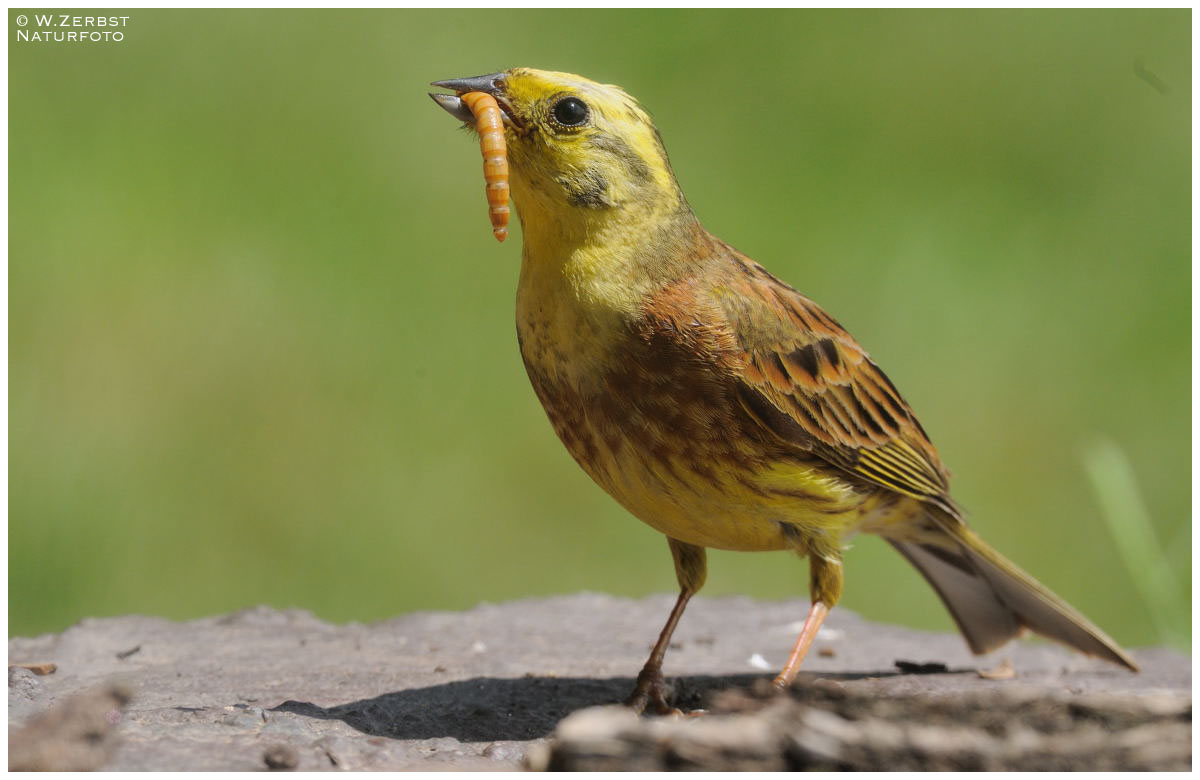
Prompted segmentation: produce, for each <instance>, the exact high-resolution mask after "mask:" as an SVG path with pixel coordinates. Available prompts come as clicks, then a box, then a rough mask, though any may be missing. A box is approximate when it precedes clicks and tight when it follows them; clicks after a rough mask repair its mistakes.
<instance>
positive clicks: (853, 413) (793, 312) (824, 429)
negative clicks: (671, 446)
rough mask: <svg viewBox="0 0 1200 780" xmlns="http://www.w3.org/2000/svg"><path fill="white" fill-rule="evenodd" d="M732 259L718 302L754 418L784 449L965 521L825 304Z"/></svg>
mask: <svg viewBox="0 0 1200 780" xmlns="http://www.w3.org/2000/svg"><path fill="white" fill-rule="evenodd" d="M729 251H730V253H731V255H732V256H733V258H734V260H735V261H736V263H737V265H738V267H739V271H740V274H739V275H738V276H737V278H735V279H734V280H732V281H731V282H730V283H728V284H725V285H722V286H721V288H719V289H718V290H714V291H713V297H714V299H715V300H716V302H717V303H718V305H719V306H720V308H721V310H722V311H723V312H724V314H725V317H726V321H727V322H728V323H729V326H730V328H731V329H732V331H733V338H734V341H735V342H736V344H737V348H738V349H739V350H740V351H741V357H742V359H741V361H740V363H739V365H741V366H742V370H741V373H740V376H739V377H738V380H737V381H738V382H739V387H738V396H739V398H740V399H741V401H742V404H743V407H744V408H745V409H746V411H747V412H748V413H749V414H750V415H751V416H752V417H753V418H754V419H756V420H757V421H758V422H759V423H760V424H761V425H762V426H763V427H765V428H767V429H768V430H770V431H771V432H772V433H774V434H775V435H776V436H777V437H779V438H780V439H782V440H784V441H785V442H788V443H790V444H793V445H795V446H798V447H800V448H803V449H805V450H807V451H810V452H814V453H816V454H818V455H820V456H821V457H823V458H824V459H826V460H827V461H829V462H830V463H831V464H833V465H834V466H836V467H838V468H841V469H844V470H846V471H848V472H850V473H853V474H856V475H858V476H859V477H860V478H863V479H865V480H868V481H870V482H872V483H874V484H877V485H880V486H882V487H885V488H888V489H889V490H893V491H895V492H897V493H901V494H903V495H907V496H912V497H914V498H918V499H920V500H922V501H927V502H929V503H931V504H935V505H937V506H940V507H941V508H943V509H945V510H947V511H948V512H950V514H951V515H953V516H958V514H959V512H958V509H957V507H955V506H954V503H953V502H952V501H951V500H950V498H949V495H948V490H949V475H948V473H947V472H946V469H945V467H944V466H943V465H942V463H941V460H940V459H939V458H938V455H937V451H936V450H935V449H934V447H933V444H932V443H930V441H929V439H928V437H927V436H926V435H925V431H924V430H923V429H922V428H921V424H920V423H919V422H918V421H917V418H916V416H915V415H914V414H913V412H912V409H911V408H909V406H908V404H907V403H905V401H904V399H903V398H902V397H901V395H900V393H899V392H897V390H896V388H895V386H894V385H893V384H892V382H891V380H890V379H888V378H887V375H886V374H884V373H883V371H882V370H880V368H879V367H878V366H877V365H875V363H874V362H872V361H871V359H870V357H868V355H867V353H866V351H865V350H863V348H862V347H861V346H859V344H858V342H856V341H855V340H854V338H853V337H851V336H850V334H849V333H847V332H846V330H845V329H844V328H842V327H841V325H839V324H838V323H837V321H836V320H834V319H833V318H832V317H830V316H829V315H828V314H827V313H825V312H824V311H823V310H822V309H821V308H820V307H819V306H817V305H816V304H815V303H813V302H812V301H810V300H809V299H808V298H805V297H804V296H803V295H801V294H800V293H799V292H797V291H795V290H793V289H792V288H791V287H789V286H787V285H786V284H784V283H783V282H781V281H779V280H778V279H776V278H775V277H773V276H771V275H770V274H769V273H767V272H766V271H765V270H764V269H763V268H762V267H761V266H759V265H758V264H757V263H754V262H753V261H752V260H750V259H749V258H746V257H745V256H744V255H741V254H740V253H737V252H736V250H733V249H730V250H729Z"/></svg>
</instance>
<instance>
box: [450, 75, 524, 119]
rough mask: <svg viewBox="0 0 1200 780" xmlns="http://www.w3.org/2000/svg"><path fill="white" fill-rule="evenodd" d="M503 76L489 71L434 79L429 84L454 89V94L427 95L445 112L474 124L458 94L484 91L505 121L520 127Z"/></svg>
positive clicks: (468, 110)
mask: <svg viewBox="0 0 1200 780" xmlns="http://www.w3.org/2000/svg"><path fill="white" fill-rule="evenodd" d="M504 78H505V74H504V73H491V74H488V75H487V76H471V77H469V78H465V79H447V80H446V81H435V82H433V83H432V85H431V86H434V87H441V88H442V89H450V90H454V94H453V95H438V94H435V93H433V92H430V93H429V97H431V98H433V101H434V102H435V103H437V104H438V105H439V106H441V107H442V108H444V109H446V113H448V114H450V116H452V117H454V118H455V119H458V120H460V121H463V122H468V123H470V124H475V116H474V115H473V114H472V113H471V109H469V108H467V105H466V103H463V102H462V100H461V99H460V98H459V97H458V96H459V95H462V94H465V93H467V92H486V93H487V94H489V95H491V96H492V97H494V98H496V102H497V103H498V104H499V105H500V113H501V114H502V115H503V116H504V121H505V123H506V124H509V125H512V126H513V127H515V128H517V129H520V128H521V127H522V124H521V121H520V120H519V119H517V117H516V114H515V113H514V112H513V109H512V104H511V103H509V101H508V97H507V96H506V95H505V93H504Z"/></svg>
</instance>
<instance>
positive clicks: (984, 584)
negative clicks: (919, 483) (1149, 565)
mask: <svg viewBox="0 0 1200 780" xmlns="http://www.w3.org/2000/svg"><path fill="white" fill-rule="evenodd" d="M931 519H932V521H933V522H932V523H931V524H930V526H926V529H925V530H926V533H922V534H921V536H920V539H919V541H918V540H912V539H898V538H889V539H888V542H889V543H890V544H891V545H892V546H893V547H895V548H896V549H897V550H898V551H899V552H900V554H901V555H903V556H904V557H905V558H907V559H908V562H909V563H911V564H912V565H913V566H915V567H916V568H917V570H918V571H919V572H921V574H923V575H925V579H927V580H929V584H930V585H932V586H933V589H934V590H935V591H937V594H938V595H939V596H941V598H942V601H943V602H944V603H945V604H946V608H947V609H948V610H949V611H950V615H951V616H952V617H953V618H954V622H955V623H957V624H958V628H959V630H960V631H961V632H962V634H963V636H964V637H965V638H966V640H967V644H968V645H969V646H970V648H971V650H972V652H974V653H977V654H980V653H986V652H989V651H991V650H994V649H996V648H997V647H999V646H1000V645H1002V644H1004V643H1005V642H1007V641H1008V640H1010V639H1012V638H1014V637H1017V636H1019V635H1021V634H1022V633H1023V632H1024V630H1025V629H1029V630H1031V631H1033V632H1034V633H1036V634H1040V635H1042V636H1044V637H1046V638H1047V639H1053V640H1055V641H1056V642H1061V643H1063V644H1065V645H1068V646H1069V647H1073V648H1075V649H1076V650H1078V651H1080V652H1081V653H1085V654H1087V655H1092V656H1097V657H1099V658H1103V659H1104V660H1106V661H1111V662H1113V663H1115V664H1120V665H1121V666H1124V667H1125V668H1127V669H1130V670H1131V671H1135V672H1136V671H1137V670H1138V667H1137V664H1136V663H1134V661H1133V659H1132V658H1130V657H1129V655H1128V654H1126V653H1125V651H1124V650H1122V649H1121V648H1120V647H1119V646H1118V645H1117V643H1116V642H1114V641H1113V640H1112V639H1111V638H1109V636H1108V635H1107V634H1105V633H1104V632H1103V631H1101V630H1100V629H1099V628H1097V627H1096V626H1095V625H1093V624H1092V623H1091V622H1090V621H1089V620H1088V619H1087V618H1085V617H1084V616H1083V615H1081V614H1080V613H1079V612H1078V611H1076V610H1075V608H1074V607H1072V606H1071V605H1070V604H1068V603H1067V602H1065V601H1063V600H1062V599H1060V598H1059V597H1058V596H1056V595H1054V594H1053V593H1052V592H1051V591H1050V590H1049V588H1047V587H1046V586H1044V585H1042V584H1041V583H1040V582H1038V581H1037V580H1035V579H1034V578H1033V577H1030V576H1029V575H1028V574H1026V573H1025V572H1023V571H1021V570H1020V569H1019V568H1017V566H1016V565H1015V564H1014V563H1012V561H1009V560H1008V559H1007V558H1005V557H1004V556H1003V555H1001V554H1000V553H998V552H996V551H995V550H993V549H992V548H991V547H990V546H989V545H988V544H987V543H986V542H984V541H983V540H982V539H980V538H979V537H978V536H976V535H975V533H974V532H973V531H971V529H970V528H968V527H967V526H966V525H965V524H963V523H962V522H961V521H958V520H951V519H949V518H931Z"/></svg>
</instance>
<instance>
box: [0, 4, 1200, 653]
mask: <svg viewBox="0 0 1200 780" xmlns="http://www.w3.org/2000/svg"><path fill="white" fill-rule="evenodd" d="M18 13H20V11H18V10H15V9H13V10H10V11H9V17H10V23H11V22H12V20H13V19H14V18H15V16H16V15H17V14H18ZM25 13H32V12H29V11H26V12H25ZM89 13H92V14H101V15H103V14H125V15H128V16H129V17H130V21H129V24H128V27H127V28H125V40H124V41H122V42H120V43H111V42H110V43H86V44H68V43H42V44H37V43H30V42H15V41H12V40H10V45H9V160H10V169H9V175H10V178H9V228H10V239H9V241H10V243H9V252H10V254H9V283H10V303H9V316H10V320H9V328H10V331H9V333H10V342H9V348H10V373H9V377H10V385H9V404H10V405H9V423H10V441H9V444H10V448H9V452H10V472H9V477H10V479H9V490H10V495H9V502H10V503H9V633H10V635H11V634H20V635H29V634H35V633H38V632H44V631H50V630H58V629H62V628H63V627H65V626H67V625H68V624H70V623H71V622H73V621H76V620H78V619H80V618H81V617H84V616H95V615H113V614H120V613H128V612H138V613H151V614H158V615H165V616H169V617H174V618H188V617H195V616H200V615H205V614H211V613H217V612H223V611H227V610H233V609H237V608H240V607H245V606H247V605H252V604H256V603H268V604H273V605H277V606H300V607H304V608H308V609H312V610H314V611H315V612H316V613H318V614H319V615H321V616H322V617H324V618H327V619H332V620H351V619H353V620H376V619H382V618H386V617H389V616H392V615H395V614H398V613H402V612H405V611H411V610H417V609H459V608H466V607H470V606H471V605H473V604H476V603H478V602H480V601H493V602H494V601H500V600H505V599H514V598H519V597H525V596H533V595H540V594H552V593H567V592H573V591H578V590H583V589H587V590H595V591H605V592H610V593H615V594H624V595H630V596H638V595H643V594H647V593H651V592H668V591H674V589H675V580H674V574H673V571H672V567H671V563H670V557H669V555H668V552H667V547H666V544H665V543H664V542H663V540H662V538H661V537H660V536H659V535H657V534H656V533H654V532H653V531H651V530H650V529H649V528H647V527H645V526H643V525H642V524H641V523H639V522H637V521H636V520H634V519H633V518H632V517H630V516H628V515H627V514H626V513H625V512H624V511H623V510H622V509H621V508H620V507H618V506H617V504H616V503H615V502H613V501H612V500H611V499H609V498H608V497H607V496H606V495H604V494H603V493H602V492H601V491H600V490H599V489H598V488H596V487H595V486H594V485H593V484H592V483H591V482H590V481H589V480H588V478H587V477H586V476H585V475H584V474H583V473H582V472H581V471H580V470H579V469H578V468H577V467H576V465H575V463H574V462H573V461H572V460H571V458H570V457H569V456H568V455H567V453H566V451H565V450H564V449H563V447H562V446H561V445H560V444H559V442H558V441H557V439H556V438H555V436H554V434H553V432H552V430H551V428H550V425H549V424H548V422H547V421H546V419H545V416H544V414H543V412H542V410H541V408H540V407H539V405H538V402H537V400H536V399H535V397H534V395H533V392H532V391H531V389H530V387H529V385H528V381H527V379H526V378H525V375H524V370H523V368H522V365H521V361H520V359H519V357H518V354H517V345H516V338H515V333H514V326H513V299H514V290H515V285H516V280H517V271H518V266H519V257H520V232H519V229H515V230H514V236H513V238H512V239H510V241H509V242H507V243H506V244H504V245H498V244H496V242H495V240H494V239H493V238H492V236H491V231H490V230H489V228H488V223H487V216H486V207H485V203H484V197H483V182H482V177H481V174H480V161H479V151H478V148H477V147H476V145H475V144H474V142H473V140H472V138H471V137H470V136H469V135H467V134H466V133H463V132H461V131H460V130H458V129H456V123H455V122H454V121H453V120H451V119H450V118H449V117H447V116H446V115H445V114H444V113H443V112H442V111H441V110H439V109H438V108H437V107H436V106H435V105H434V104H433V103H432V102H430V100H429V98H428V97H426V94H425V93H426V92H427V91H428V87H427V83H428V82H429V81H431V80H435V79H444V78H452V77H460V76H468V75H475V74H479V73H489V72H493V71H496V70H500V69H504V68H507V67H511V66H515V65H529V66H534V67H540V68H547V69H555V70H568V71H573V72H577V73H581V74H584V75H587V76H589V77H592V78H595V79H597V80H600V81H606V82H612V83H617V84H621V85H622V86H624V87H625V88H627V89H628V90H629V92H630V93H631V94H633V95H635V96H636V97H638V98H639V99H640V100H641V101H642V102H643V103H644V105H645V106H646V107H647V108H648V109H649V110H650V111H651V112H652V113H653V114H654V116H655V118H656V121H657V122H658V125H659V128H660V130H661V131H662V134H663V136H664V137H665V139H666V142H667V146H668V148H669V150H670V152H671V156H672V161H673V163H674V165H675V168H676V171H677V173H678V176H679V179H680V181H681V183H682V184H683V187H684V190H685V191H686V193H687V195H688V198H689V200H690V201H691V203H692V205H693V206H694V208H695V210H696V212H697V213H698V215H699V216H700V218H701V220H702V221H703V222H704V223H705V225H706V226H707V227H708V228H709V229H710V230H712V231H713V232H714V233H716V234H717V235H719V236H721V237H722V238H724V239H725V240H727V241H729V242H731V243H733V244H734V245H735V246H737V247H738V248H740V249H742V250H743V251H745V252H746V253H748V254H749V255H750V256H752V257H754V258H755V259H757V260H759V261H760V262H762V263H764V264H765V265H766V266H767V267H768V268H770V269H771V270H772V271H774V272H775V273H776V274H777V275H779V276H780V277H782V278H783V279H785V280H787V281H788V282H790V283H792V284H793V285H795V286H796V287H798V288H799V289H801V290H802V291H804V292H805V293H807V294H808V295H810V296H811V297H813V298H814V299H816V300H817V301H819V302H820V303H821V304H822V305H824V306H825V307H827V308H828V309H829V310H830V311H831V312H832V313H833V314H834V316H835V317H837V318H839V319H840V320H841V321H842V322H843V324H845V325H846V326H847V327H848V328H849V329H850V330H851V331H852V332H853V333H854V334H855V335H856V336H857V337H858V338H859V340H860V341H862V342H863V344H865V345H866V346H867V348H868V349H869V350H870V351H871V353H872V355H873V356H874V357H875V358H876V360H877V361H878V362H880V363H881V365H883V366H884V368H885V369H886V370H887V371H888V373H889V374H890V375H891V377H892V379H893V380H894V381H895V382H896V384H897V385H898V386H899V387H900V388H901V389H902V390H903V391H904V393H905V395H906V396H907V398H908V400H909V401H910V403H911V404H912V405H913V406H914V407H915V408H916V410H917V411H918V413H919V414H920V415H921V418H922V420H923V422H924V424H925V427H926V429H927V430H928V431H929V433H930V435H931V436H932V437H933V439H934V441H935V442H936V443H937V444H938V446H939V448H940V450H941V453H942V455H943V457H944V459H945V461H946V463H947V464H948V465H949V466H950V468H951V469H952V470H953V471H954V473H955V495H956V496H957V497H958V500H959V501H960V502H961V503H962V504H963V505H964V506H965V507H967V509H968V510H969V511H970V513H971V518H972V523H973V524H974V525H975V527H976V528H977V529H978V530H979V531H980V533H981V534H982V535H983V536H984V537H985V538H986V539H988V540H989V541H991V542H992V543H993V544H994V545H996V547H998V548H999V549H1000V550H1002V551H1004V552H1005V553H1006V554H1008V555H1009V556H1010V557H1012V558H1013V559H1015V560H1016V561H1017V562H1018V563H1019V564H1020V565H1021V566H1022V567H1024V568H1026V569H1027V570H1029V571H1030V572H1031V573H1033V574H1034V575H1035V576H1037V577H1039V578H1040V579H1042V580H1043V581H1044V582H1046V583H1047V584H1048V585H1049V586H1051V587H1052V588H1053V589H1055V590H1056V591H1058V592H1059V593H1061V594H1062V595H1063V596H1064V597H1066V598H1067V599H1068V600H1069V601H1071V602H1072V603H1074V604H1075V605H1076V606H1078V607H1079V608H1080V609H1081V610H1083V611H1084V612H1085V613H1087V614H1088V615H1089V616H1091V617H1092V618H1093V619H1095V620H1096V621H1097V622H1098V623H1100V624H1101V625H1102V626H1104V627H1105V628H1106V629H1107V630H1108V631H1109V632H1110V633H1112V634H1113V635H1114V636H1115V637H1116V638H1117V639H1118V640H1120V641H1122V642H1124V643H1127V644H1130V645H1134V646H1137V645H1144V644H1150V643H1159V642H1163V641H1168V640H1170V641H1174V642H1176V643H1184V644H1186V643H1187V642H1188V641H1189V640H1188V636H1189V635H1190V611H1191V610H1190V579H1191V530H1190V522H1189V519H1190V499H1191V491H1190V438H1189V427H1190V426H1189V423H1190V405H1189V401H1190V391H1189V376H1190V370H1191V364H1190V340H1189V330H1190V324H1189V323H1190V299H1189V289H1190V246H1191V236H1190V213H1191V203H1190V167H1191V166H1190V162H1191V161H1190V138H1191V127H1190V117H1191V102H1190V95H1191V83H1190V70H1191V49H1190V45H1191V44H1190V26H1191V15H1190V12H1189V11H1186V10H1180V11H1144V12H1143V11H1065V12H1062V11H999V12H994V11H993V12H945V11H923V12H904V11H862V12H853V11H840V12H814V11H770V12H762V11H760V12H718V11H615V10H614V11H574V12H559V11H543V10H527V11H391V12H387V11H353V12H351V11H346V12H342V11H289V12H282V11H222V10H189V11H152V10H144V9H136V10H131V11H124V12H122V11H112V12H94V11H93V12H89ZM14 30H15V28H14V27H12V26H11V24H10V35H11V34H13V31H14ZM1097 452H1100V453H1108V454H1109V455H1114V453H1115V455H1114V457H1108V458H1103V457H1101V458H1099V459H1097V458H1094V457H1092V456H1093V455H1095V453H1097ZM1089 453H1090V454H1089ZM1093 461H1096V462H1102V463H1107V464H1108V466H1104V465H1101V466H1098V467H1097V469H1098V470H1096V471H1093V472H1089V470H1088V468H1089V466H1088V464H1089V463H1090V462H1093ZM1113 464H1116V465H1113ZM1122 464H1124V465H1122ZM1089 474H1091V477H1089ZM1106 494H1112V495H1115V496H1116V498H1113V497H1112V495H1109V498H1107V499H1106V498H1105V496H1106ZM1106 502H1107V504H1106ZM1106 512H1107V515H1106ZM1106 516H1107V517H1109V518H1115V521H1114V522H1116V523H1117V525H1118V526H1119V525H1120V524H1121V523H1124V522H1126V521H1128V522H1132V523H1133V524H1132V525H1127V526H1126V527H1125V529H1124V531H1122V530H1120V528H1118V529H1117V530H1116V531H1115V532H1114V530H1113V529H1112V528H1110V525H1109V524H1108V523H1107V522H1106V520H1105V518H1106ZM1135 516H1144V517H1145V518H1147V520H1146V522H1147V523H1148V524H1149V527H1152V528H1153V529H1154V532H1155V534H1156V537H1157V543H1155V541H1154V540H1150V539H1149V537H1148V536H1147V534H1146V529H1145V528H1143V527H1140V526H1138V525H1137V524H1136V523H1135V522H1133V520H1134V519H1136V517H1135ZM1131 518H1132V519H1131ZM1123 539H1124V541H1122V540H1123ZM1131 540H1132V541H1131ZM1143 542H1145V544H1142V543H1143ZM854 544H855V547H854V549H853V550H852V551H851V552H850V553H849V554H848V571H847V589H848V590H847V594H846V597H845V601H844V604H845V605H846V606H848V607H849V608H851V609H854V610H858V611H860V612H861V613H863V614H865V615H867V616H869V617H871V618H874V619H882V620H888V621H893V622H901V623H906V624H910V625H914V626H920V627H927V628H939V629H947V630H948V629H950V628H951V622H950V619H949V618H948V617H947V616H946V613H945V612H944V610H943V609H942V607H941V605H940V603H939V602H938V600H937V599H936V597H935V596H934V594H933V592H932V591H931V590H930V589H929V588H928V587H927V586H926V585H925V583H924V582H923V581H922V580H921V579H920V577H919V575H917V574H916V572H915V571H913V570H912V569H910V568H909V567H908V565H907V564H906V563H905V562H904V561H902V560H901V559H900V557H899V556H897V555H896V554H895V553H894V552H893V551H892V550H891V549H890V548H888V547H887V546H886V545H885V544H884V543H882V542H881V541H879V540H877V539H874V538H861V537H860V538H858V539H856V540H855V543H854ZM1130 545H1132V546H1133V547H1134V548H1137V547H1139V545H1140V547H1142V548H1143V549H1141V551H1140V552H1139V551H1138V550H1137V549H1133V550H1132V551H1131V550H1130V549H1129V548H1130ZM1127 561H1128V562H1130V563H1131V565H1130V564H1127ZM1131 568H1132V569H1133V570H1134V572H1135V573H1131V571H1130V569H1131ZM710 571H711V574H710V578H709V585H708V586H707V588H706V590H705V594H706V595H718V594H729V593H745V594H752V595H754V596H758V597H762V598H770V599H780V598H803V597H805V596H806V593H807V581H808V575H807V566H806V564H804V563H803V562H800V561H797V560H796V559H794V557H792V556H790V555H788V554H785V553H774V554H765V553H762V554H754V555H751V554H746V553H715V554H714V555H713V556H712V559H711V567H710ZM1148 602H1150V603H1148ZM800 617H801V616H800V614H799V613H797V619H799V618H800ZM784 650H786V648H783V647H781V648H780V652H783V651H784Z"/></svg>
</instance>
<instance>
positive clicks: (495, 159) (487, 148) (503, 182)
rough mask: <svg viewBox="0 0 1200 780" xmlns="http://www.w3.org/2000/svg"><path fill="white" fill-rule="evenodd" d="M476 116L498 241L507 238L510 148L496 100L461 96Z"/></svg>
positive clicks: (490, 213) (480, 94)
mask: <svg viewBox="0 0 1200 780" xmlns="http://www.w3.org/2000/svg"><path fill="white" fill-rule="evenodd" d="M458 97H459V99H460V100H462V102H464V103H466V104H467V108H469V109H471V113H472V114H474V115H475V129H476V130H477V131H478V132H479V151H481V152H482V153H483V181H484V182H485V183H486V185H487V201H488V218H489V219H491V221H492V235H494V236H495V237H496V240H497V241H503V240H504V239H506V238H508V213H509V211H508V149H507V147H506V146H505V145H504V120H503V119H502V118H501V116H500V106H499V104H497V103H496V98H494V97H492V96H491V95H489V94H487V93H486V92H467V93H465V94H462V95H459V96H458Z"/></svg>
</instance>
